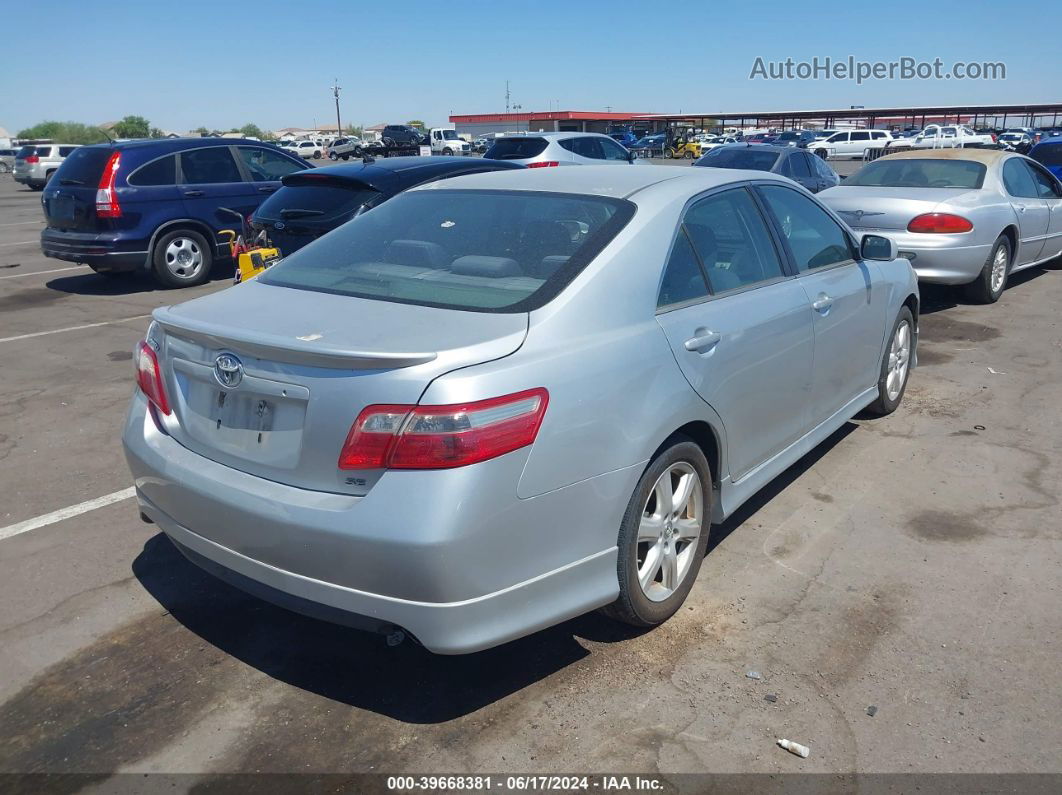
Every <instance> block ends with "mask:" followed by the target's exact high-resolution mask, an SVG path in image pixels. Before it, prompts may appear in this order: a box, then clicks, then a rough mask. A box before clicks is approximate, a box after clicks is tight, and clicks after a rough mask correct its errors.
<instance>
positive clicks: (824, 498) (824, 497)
mask: <svg viewBox="0 0 1062 795" xmlns="http://www.w3.org/2000/svg"><path fill="white" fill-rule="evenodd" d="M811 497H812V499H815V500H818V501H819V502H833V497H831V496H830V495H829V494H823V493H822V492H821V491H813V492H811Z"/></svg>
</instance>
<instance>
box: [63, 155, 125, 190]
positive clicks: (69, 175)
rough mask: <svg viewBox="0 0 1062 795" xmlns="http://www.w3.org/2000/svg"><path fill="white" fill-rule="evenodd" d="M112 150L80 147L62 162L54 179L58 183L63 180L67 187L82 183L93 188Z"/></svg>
mask: <svg viewBox="0 0 1062 795" xmlns="http://www.w3.org/2000/svg"><path fill="white" fill-rule="evenodd" d="M113 151H114V150H113V149H110V148H109V147H104V146H100V147H96V146H82V147H80V148H78V149H75V150H74V151H73V152H71V153H70V157H68V158H67V159H66V160H64V161H63V164H62V165H61V166H59V170H58V171H57V172H56V173H55V178H56V179H57V180H59V182H63V181H64V180H65V181H66V183H67V184H68V185H70V184H74V185H76V184H77V183H79V182H80V183H83V184H85V185H88V186H89V187H92V188H95V187H96V186H97V185H99V184H100V176H102V174H103V167H104V166H105V165H107V160H108V159H109V158H110V156H111V153H112V152H113Z"/></svg>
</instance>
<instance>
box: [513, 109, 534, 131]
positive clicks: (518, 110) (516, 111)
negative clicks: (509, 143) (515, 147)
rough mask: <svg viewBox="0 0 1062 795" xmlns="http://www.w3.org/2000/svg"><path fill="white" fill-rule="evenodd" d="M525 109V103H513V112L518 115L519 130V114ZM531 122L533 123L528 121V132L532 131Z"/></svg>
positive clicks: (518, 129) (518, 126) (517, 126)
mask: <svg viewBox="0 0 1062 795" xmlns="http://www.w3.org/2000/svg"><path fill="white" fill-rule="evenodd" d="M523 109H524V106H523V105H513V112H514V113H516V114H517V117H516V131H517V132H520V116H519V112H520V111H521V110H523ZM530 124H531V123H530V122H528V128H527V129H528V132H530V131H531V126H530Z"/></svg>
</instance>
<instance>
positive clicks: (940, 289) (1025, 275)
mask: <svg viewBox="0 0 1062 795" xmlns="http://www.w3.org/2000/svg"><path fill="white" fill-rule="evenodd" d="M1060 263H1062V258H1059V259H1055V260H1051V261H1050V262H1045V263H1044V264H1043V265H1038V266H1036V267H1035V268H1029V269H1028V270H1023V271H1019V272H1018V273H1014V274H1011V276H1010V278H1009V279H1007V290H1020V289H1021V288H1022V287H1024V286H1025V285H1026V284H1028V283H1029V282H1031V281H1033V280H1034V279H1038V278H1039V277H1041V276H1043V275H1044V274H1045V273H1046V272H1047V271H1049V270H1057V269H1058V267H1059V264H1060ZM918 292H919V294H920V297H921V304H922V305H921V309H920V311H919V314H920V315H931V314H933V313H934V312H941V311H944V310H946V309H954V308H955V307H957V306H961V305H966V304H969V305H972V306H981V304H973V303H972V302H971V301H969V300H968V299H967V298H966V296H964V295H963V292H962V287H953V286H950V285H946V284H930V283H928V282H922V283H921V284H919V285H918ZM1004 295H1005V293H1004Z"/></svg>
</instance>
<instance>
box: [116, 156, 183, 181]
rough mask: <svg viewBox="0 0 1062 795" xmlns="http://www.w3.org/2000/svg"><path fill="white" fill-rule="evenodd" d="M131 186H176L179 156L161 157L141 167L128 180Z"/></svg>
mask: <svg viewBox="0 0 1062 795" xmlns="http://www.w3.org/2000/svg"><path fill="white" fill-rule="evenodd" d="M126 182H128V183H129V184H130V185H141V186H149V185H176V184H177V155H169V156H167V157H160V158H159V159H158V160H155V161H153V162H151V163H148V164H147V165H144V166H141V167H140V168H138V169H137V170H136V171H134V172H133V173H132V174H130V175H129V178H128V179H127V180H126Z"/></svg>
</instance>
